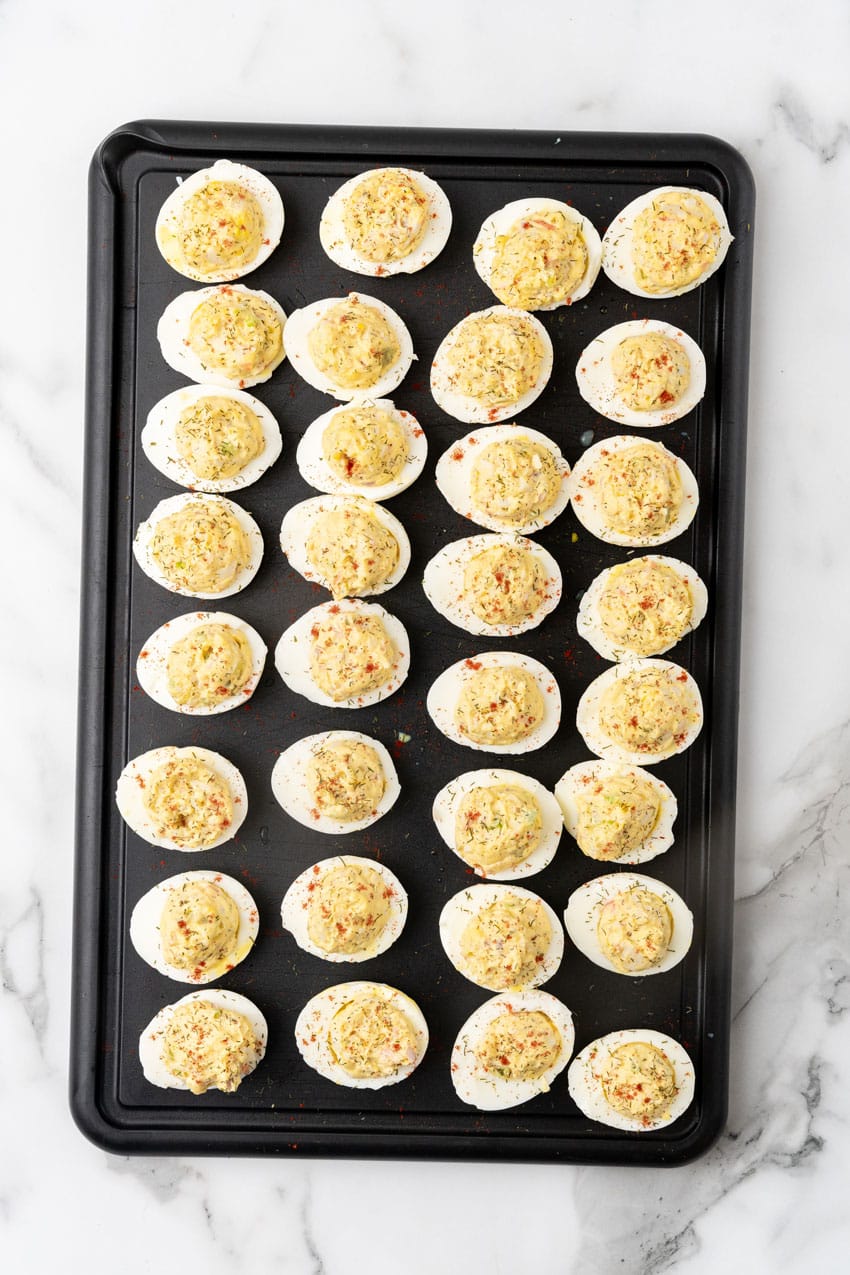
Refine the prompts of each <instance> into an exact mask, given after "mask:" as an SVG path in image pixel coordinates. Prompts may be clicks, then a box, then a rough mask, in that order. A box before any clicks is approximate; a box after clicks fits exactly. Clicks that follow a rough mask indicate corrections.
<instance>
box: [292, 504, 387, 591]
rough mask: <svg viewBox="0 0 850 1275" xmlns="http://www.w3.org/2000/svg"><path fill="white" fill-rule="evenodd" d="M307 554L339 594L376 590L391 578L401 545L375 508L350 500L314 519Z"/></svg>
mask: <svg viewBox="0 0 850 1275" xmlns="http://www.w3.org/2000/svg"><path fill="white" fill-rule="evenodd" d="M306 550H307V558H308V561H309V562H310V565H311V566H312V567H313V569H314V570H315V572H316V574H317V575H318V576H320V577H321V579H322V580H324V581H325V582H326V583H327V585H328V587H329V588H330V591H331V593H332V594H333V596H334V597H335V598H350V597H357V596H358V595H360V594H362V593H374V592H375V590H376V589H379V588H380V587H381V586H382V585H384V584H386V582H387V581H388V580H389V579H390V577H391V576H392V574H393V572H394V571H395V569H396V567H397V566H398V560H399V547H398V541H397V540H396V538H395V536H394V535H393V533H392V532H391V531H390V529H389V527H387V526H385V524H384V523H383V522H381V520H380V519H379V518H377V517H376V516H375V514H374V513H373V512H372V510H371V508H369V507H366V508H363V507H361V506H360V505H358V504H355V503H353V502H352V503H351V504H347V505H346V506H345V507H344V508H342V509H327V510H325V511H324V512H323V513H320V514H318V516H317V517H316V518H315V519H314V520H313V523H312V526H311V529H310V533H309V535H308V536H307V545H306Z"/></svg>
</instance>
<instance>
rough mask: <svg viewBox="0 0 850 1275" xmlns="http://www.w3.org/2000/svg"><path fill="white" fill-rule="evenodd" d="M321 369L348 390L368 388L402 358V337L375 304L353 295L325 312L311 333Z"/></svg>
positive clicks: (309, 342) (313, 351)
mask: <svg viewBox="0 0 850 1275" xmlns="http://www.w3.org/2000/svg"><path fill="white" fill-rule="evenodd" d="M307 348H308V350H309V351H310V358H311V359H312V360H313V362H314V363H315V365H316V367H317V368H318V369H319V371H320V372H324V374H325V375H326V376H327V377H328V378H329V379H330V380H331V381H333V383H334V385H339V386H341V387H342V389H346V390H368V389H371V387H372V386H373V385H376V384H377V382H378V381H379V380H380V379H381V377H382V376H383V375H384V373H385V372H388V371H389V369H390V368H391V367H393V366H394V365H395V364H396V363H397V362H398V360H399V359H400V357H401V346H400V345H399V341H398V337H397V336H396V334H395V332H394V331H393V329H392V328H391V326H390V324H389V323H388V322H387V320H386V318H385V317H384V315H383V314H382V313H381V311H380V310H378V309H377V308H376V307H375V306H373V305H368V304H366V303H365V302H363V301H359V300H358V299H357V298H356V297H349V298H347V299H346V300H345V301H339V302H337V304H336V305H333V306H330V308H329V309H327V310H326V311H325V313H324V314H323V315H322V317H321V319H319V321H318V323H317V324H316V325H315V327H313V328H311V330H310V332H309V334H308V336H307Z"/></svg>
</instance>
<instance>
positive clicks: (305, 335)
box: [283, 292, 416, 403]
mask: <svg viewBox="0 0 850 1275" xmlns="http://www.w3.org/2000/svg"><path fill="white" fill-rule="evenodd" d="M355 298H356V300H358V301H359V302H361V303H362V304H363V305H368V306H371V307H372V308H373V309H375V310H378V311H380V313H381V314H382V315H383V317H384V318H385V319H386V321H387V323H388V324H389V326H390V327H391V328H392V330H393V332H394V333H395V336H396V340H397V341H398V343H399V348H400V353H399V357H398V358H397V359H396V361H395V363H394V364H393V365H392V367H390V368H388V369H387V371H386V372H384V374H383V376H381V377H380V378H379V379H378V380H377V381H376V382H375V384H374V385H370V386H368V387H367V388H364V389H349V388H347V387H346V386H343V385H338V384H337V383H336V381H334V380H332V379H331V378H330V377H329V376H328V375H327V373H326V372H323V371H322V369H321V368H320V367H317V366H316V364H315V363H314V362H313V357H312V355H311V354H310V347H309V344H308V340H309V336H310V333H311V332H312V331H313V328H314V327H315V326H316V325H317V324H318V323H319V321H320V320H321V319H322V318H323V317H324V315H325V314H326V313H327V311H328V310H331V309H333V307H334V306H335V305H339V303H340V302H341V301H346V300H352V299H355ZM283 342H284V346H285V348H286V356H287V358H288V359H289V361H290V362H291V364H292V366H293V367H294V368H295V371H296V372H297V373H298V375H299V376H301V377H302V378H303V379H304V380H305V381H306V382H307V384H308V385H312V386H313V388H314V389H316V390H320V391H321V393H322V394H330V395H332V396H333V397H334V398H335V399H339V400H340V401H341V402H346V403H351V402H354V401H355V400H357V401H360V400H364V399H369V400H370V401H372V400H374V399H378V398H382V397H384V395H387V394H392V392H393V390H394V389H396V388H397V386H399V385H400V384H401V382H402V381H403V380H404V378H405V377H406V376H407V373H408V372H409V370H410V365H411V363H412V362H413V360H414V358H415V357H416V356H415V355H414V353H413V339H412V337H411V335H410V333H409V331H408V330H407V326H406V325H405V323H404V322H403V320H402V319H401V317H400V316H399V315H398V314H396V312H395V310H393V309H391V308H390V307H389V306H388V305H386V304H385V302H383V301H379V300H378V299H377V297H367V296H365V295H364V294H363V293H362V292H349V294H348V297H326V298H324V299H323V300H321V301H313V302H312V303H311V304H310V305H306V306H303V307H302V308H301V309H300V310H293V312H292V314H291V315H290V316H289V319H288V321H287V324H286V328H285V329H284V333H283Z"/></svg>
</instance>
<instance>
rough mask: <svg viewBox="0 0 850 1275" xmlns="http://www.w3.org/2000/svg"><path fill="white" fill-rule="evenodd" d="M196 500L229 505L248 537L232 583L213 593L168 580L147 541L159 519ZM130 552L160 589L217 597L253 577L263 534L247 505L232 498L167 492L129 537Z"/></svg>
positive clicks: (236, 590) (260, 556) (241, 586)
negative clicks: (244, 556)
mask: <svg viewBox="0 0 850 1275" xmlns="http://www.w3.org/2000/svg"><path fill="white" fill-rule="evenodd" d="M199 502H202V503H213V504H219V505H221V506H223V507H226V508H227V509H229V510H230V512H231V514H232V515H233V517H234V518H235V519H236V521H237V522H238V523H239V526H240V527H241V528H242V530H243V532H244V533H245V535H246V537H247V540H248V563H247V565H246V566H245V567H243V568H242V570H241V571H240V572H239V573H238V575H237V576H236V578H235V579H234V581H233V583H232V584H230V585H228V586H227V588H226V589H219V590H218V592H216V593H191V592H190V591H189V590H188V589H184V588H181V587H179V586H178V585H174V584H172V583H171V581H170V580H169V579H168V577H167V576H166V575H165V574H164V573H163V571H162V570H161V568H160V566H159V563H158V562H157V561H156V559H155V558H154V556H153V554H152V553H151V541H152V540H153V536H154V533H155V531H156V526H157V523H158V522H159V521H160V519H162V518H167V517H169V516H170V515H171V514H174V513H178V512H179V510H181V509H183V508H184V507H186V506H190V505H192V504H198V503H199ZM133 556H134V557H135V559H136V561H137V562H138V564H139V566H140V567H141V568H142V570H143V571H144V573H145V575H146V576H149V577H150V579H151V580H153V581H154V583H155V584H161V585H162V587H163V589H168V591H169V592H170V593H179V594H181V595H183V596H184V597H188V598H204V599H208V600H213V601H214V600H215V599H217V598H229V597H232V596H233V594H234V593H241V591H242V590H243V589H244V588H245V587H246V586H247V585H249V584H250V583H251V581H252V580H253V579H254V576H255V575H256V574H257V572H258V571H259V569H260V563H261V562H262V560H263V534H262V532H261V531H260V528H259V527H258V526H257V524H256V523H255V522H254V519H253V518H252V517H251V515H250V514H249V513H248V511H247V509H243V508H242V506H241V505H237V504H236V501H235V500H228V498H227V497H226V496H215V495H211V494H206V493H205V494H203V495H202V494H196V493H194V492H185V493H184V494H183V495H180V496H168V497H167V498H166V499H165V500H161V501H160V502H159V504H158V505H156V506H155V508H154V509H153V510H152V511H151V514H150V516H149V517H148V518H146V519H145V521H144V522H140V523H139V527H138V530H137V532H136V536H135V539H134V540H133Z"/></svg>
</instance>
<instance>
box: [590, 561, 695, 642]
mask: <svg viewBox="0 0 850 1275" xmlns="http://www.w3.org/2000/svg"><path fill="white" fill-rule="evenodd" d="M597 606H598V614H599V620H600V623H601V626H602V631H603V633H604V634H605V636H606V638H607V639H608V641H609V642H611V643H612V645H614V646H616V647H621V648H622V649H623V650H627V651H631V652H633V653H634V654H635V655H657V654H658V653H659V652H660V651H666V650H668V649H669V648H670V647H671V646H674V645H675V643H676V642H678V641H679V639H680V638H681V637H683V636H684V635H685V633H687V631H688V629H689V628H690V625H691V618H692V616H693V609H694V603H693V597H692V595H691V590H690V588H689V586H688V582H687V580H684V579H683V578H682V577H681V576H680V575H679V573H678V572H677V571H676V570H675V569H674V568H673V567H670V566H668V565H667V563H666V562H654V561H653V560H652V559H651V558H635V559H634V560H633V561H632V562H620V563H618V564H617V565H616V566H615V567H613V568H612V569H611V574H610V575H609V576H608V578H607V580H606V582H605V586H604V588H603V589H602V590H601V592H600V595H599V602H598V604H597Z"/></svg>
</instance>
